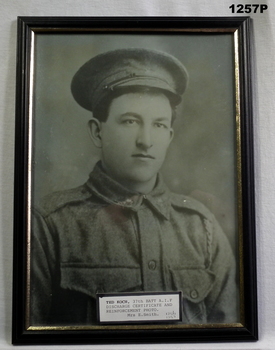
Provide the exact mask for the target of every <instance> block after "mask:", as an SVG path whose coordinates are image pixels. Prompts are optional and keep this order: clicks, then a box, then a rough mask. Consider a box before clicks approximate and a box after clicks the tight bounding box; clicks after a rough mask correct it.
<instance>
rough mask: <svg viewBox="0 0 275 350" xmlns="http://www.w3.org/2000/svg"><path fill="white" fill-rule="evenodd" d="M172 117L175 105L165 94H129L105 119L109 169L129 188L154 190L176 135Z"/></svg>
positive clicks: (105, 153) (103, 134) (114, 103)
mask: <svg viewBox="0 0 275 350" xmlns="http://www.w3.org/2000/svg"><path fill="white" fill-rule="evenodd" d="M171 119H172V108H171V106H170V102H169V100H168V98H167V97H166V96H165V95H164V94H161V93H160V94H151V93H150V94H148V93H128V94H124V95H121V96H119V97H117V98H115V99H114V100H113V101H112V102H111V105H110V108H109V114H108V118H107V120H106V122H102V123H100V139H101V148H102V164H103V167H104V168H105V170H106V172H107V173H108V174H109V175H110V176H111V177H113V178H114V179H115V180H117V181H118V182H120V183H121V184H122V185H124V186H126V187H127V186H128V187H131V189H135V190H137V189H139V188H144V192H146V191H149V190H151V189H152V188H153V186H154V184H155V180H156V175H157V173H158V171H159V169H160V167H161V166H162V164H163V161H164V159H165V155H166V151H167V149H168V146H169V144H170V142H171V140H172V137H173V129H172V128H171ZM140 185H141V187H139V186H140ZM146 189H147V190H146Z"/></svg>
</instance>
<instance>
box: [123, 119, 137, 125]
mask: <svg viewBox="0 0 275 350" xmlns="http://www.w3.org/2000/svg"><path fill="white" fill-rule="evenodd" d="M137 122H138V121H137V120H136V119H125V120H123V121H122V124H126V125H134V124H137Z"/></svg>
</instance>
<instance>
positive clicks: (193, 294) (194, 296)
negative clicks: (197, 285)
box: [190, 289, 198, 299]
mask: <svg viewBox="0 0 275 350" xmlns="http://www.w3.org/2000/svg"><path fill="white" fill-rule="evenodd" d="M190 296H191V298H192V299H196V298H197V297H198V292H197V291H196V289H193V290H192V291H191V293H190Z"/></svg>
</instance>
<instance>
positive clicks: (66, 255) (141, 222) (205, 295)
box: [30, 49, 238, 325]
mask: <svg viewBox="0 0 275 350" xmlns="http://www.w3.org/2000/svg"><path fill="white" fill-rule="evenodd" d="M186 84H187V73H186V70H185V68H184V66H183V65H182V64H181V63H180V62H179V61H178V60H177V59H176V58H174V57H172V56H170V55H167V54H164V53H161V52H156V51H151V50H143V49H123V50H116V51H111V52H107V53H104V54H102V55H99V56H96V57H94V58H92V59H91V60H90V61H88V62H87V63H86V64H85V65H84V66H82V67H81V68H80V69H79V71H78V72H77V73H76V74H75V76H74V78H73V81H72V93H73V96H74V98H75V100H76V101H77V102H78V103H79V104H80V105H81V106H82V107H84V108H86V109H88V110H90V111H91V112H92V113H93V117H92V119H91V121H90V124H89V126H90V133H91V138H92V141H93V143H94V145H95V146H96V147H98V148H99V149H100V150H101V161H100V162H99V163H98V164H96V166H95V168H94V169H93V171H92V173H91V174H90V178H89V179H88V181H87V182H86V183H85V184H84V185H83V186H80V187H78V188H76V189H73V190H68V191H62V192H58V193H54V194H52V195H50V196H48V197H46V198H45V199H44V201H43V203H42V204H41V206H40V207H39V208H36V209H34V216H33V223H32V227H33V235H32V241H31V245H32V254H31V304H30V305H31V324H32V325H70V324H75V325H85V324H86V325H89V324H96V322H97V320H96V294H97V293H99V292H100V293H104V292H106V293H111V292H118V293H130V292H137V291H138V292H140V291H146V292H162V291H182V295H183V302H182V306H183V310H182V312H183V323H189V324H190V323H191V324H192V323H193V324H202V323H232V322H238V312H237V300H238V296H237V295H236V282H235V272H236V270H235V269H236V267H235V262H234V258H233V254H232V251H231V248H230V245H229V243H228V241H227V239H226V237H225V235H224V233H223V232H222V230H221V228H220V227H219V225H218V223H217V222H216V220H215V218H214V217H213V215H212V214H211V213H210V212H209V211H208V210H207V209H206V208H205V207H204V206H203V205H202V204H200V203H198V202H196V201H195V200H193V199H191V198H188V197H185V196H183V195H177V194H173V193H171V192H170V191H169V189H168V188H167V187H166V186H165V184H164V183H163V181H162V178H161V176H160V174H159V170H160V168H161V166H162V164H163V162H164V159H165V155H166V151H167V149H168V147H169V144H170V142H171V140H172V138H173V133H174V131H173V128H172V123H173V119H174V117H175V108H176V105H178V104H179V103H180V101H181V95H182V94H183V92H184V90H185V88H186Z"/></svg>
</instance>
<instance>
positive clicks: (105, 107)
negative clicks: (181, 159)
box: [93, 86, 176, 125]
mask: <svg viewBox="0 0 275 350" xmlns="http://www.w3.org/2000/svg"><path fill="white" fill-rule="evenodd" d="M128 93H141V94H149V95H150V94H151V95H161V94H162V95H164V96H166V97H167V99H168V100H169V102H170V106H171V109H172V119H171V125H172V124H173V122H174V120H175V119H176V103H175V102H174V101H173V95H172V94H171V95H170V94H169V93H168V92H167V91H165V90H162V89H158V88H151V87H144V86H132V87H125V88H119V89H116V90H114V91H110V93H109V94H108V95H107V96H105V97H104V98H103V99H102V100H101V101H100V103H98V105H97V107H96V108H95V109H94V111H93V117H94V118H96V119H97V120H99V121H100V122H106V121H107V119H108V115H109V109H110V105H111V103H112V101H113V100H114V99H115V98H117V97H119V96H122V95H124V94H128Z"/></svg>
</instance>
